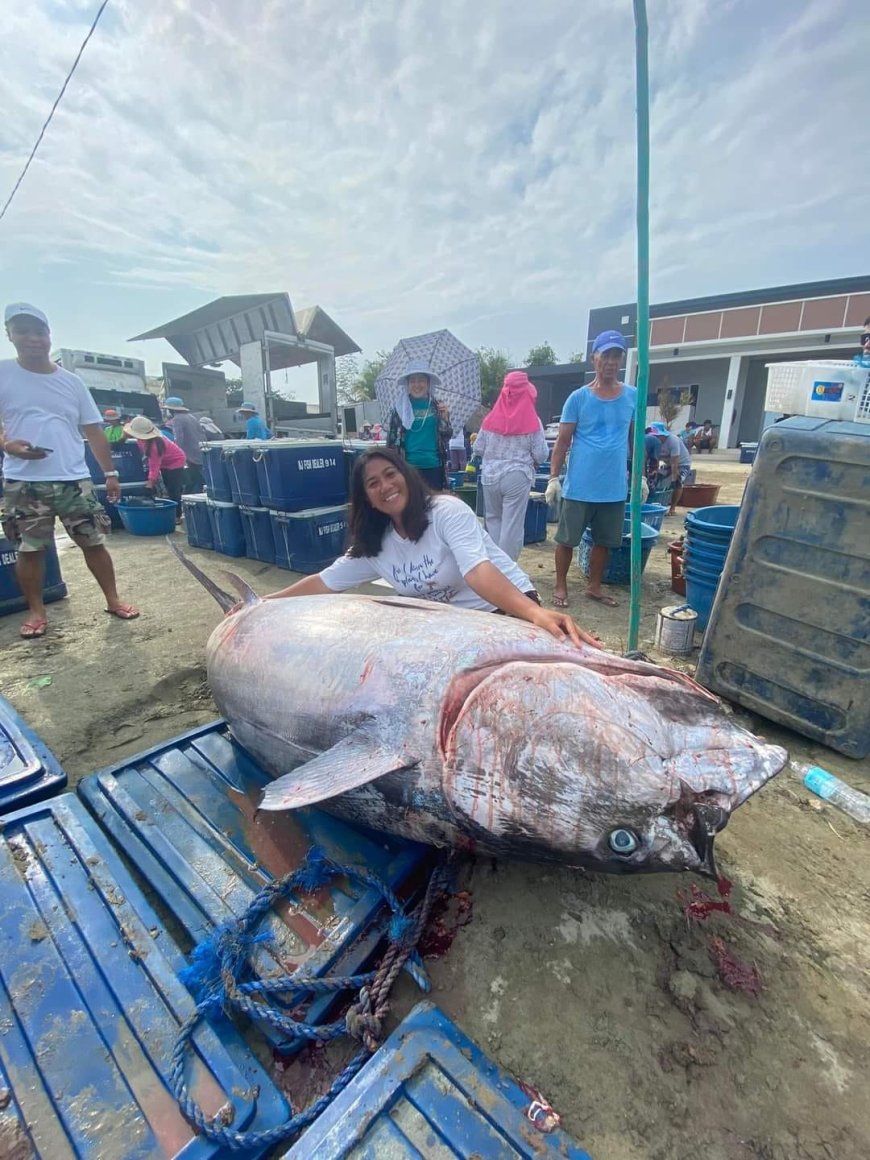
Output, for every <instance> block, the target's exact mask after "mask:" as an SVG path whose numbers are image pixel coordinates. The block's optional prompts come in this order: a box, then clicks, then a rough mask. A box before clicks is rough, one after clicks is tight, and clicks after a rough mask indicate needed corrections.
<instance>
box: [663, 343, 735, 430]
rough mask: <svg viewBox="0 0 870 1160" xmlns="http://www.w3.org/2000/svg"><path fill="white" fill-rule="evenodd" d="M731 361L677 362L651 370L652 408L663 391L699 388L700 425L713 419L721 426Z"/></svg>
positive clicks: (695, 360) (696, 413)
mask: <svg viewBox="0 0 870 1160" xmlns="http://www.w3.org/2000/svg"><path fill="white" fill-rule="evenodd" d="M729 361H730V360H729V359H727V358H703V359H701V358H699V359H689V358H687V359H673V360H672V361H671V362H667V363H655V362H654V363H653V364H652V365H651V366H650V376H649V397H650V404H651V405H652V403H653V401H654V400H655V397H656V394H657V392H658V389H659V387H662V386H671V387H693V386H697V388H698V402H697V405H696V407H695V414H694V419H695V422H696V423H703V421H704V420H705V419H712V420H713V422H714V423H716V424H717V425H718V423H719V420H720V418H721V416H722V406H723V404H724V402H725V383H726V381H727V379H728V364H729Z"/></svg>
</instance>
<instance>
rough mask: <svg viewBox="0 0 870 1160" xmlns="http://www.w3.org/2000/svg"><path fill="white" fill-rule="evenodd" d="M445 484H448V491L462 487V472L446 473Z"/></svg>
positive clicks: (463, 481)
mask: <svg viewBox="0 0 870 1160" xmlns="http://www.w3.org/2000/svg"><path fill="white" fill-rule="evenodd" d="M447 482H448V483H449V484H450V490H451V491H455V490H456V488H457V487H462V485H463V484H464V483H465V472H464V471H448V472H447Z"/></svg>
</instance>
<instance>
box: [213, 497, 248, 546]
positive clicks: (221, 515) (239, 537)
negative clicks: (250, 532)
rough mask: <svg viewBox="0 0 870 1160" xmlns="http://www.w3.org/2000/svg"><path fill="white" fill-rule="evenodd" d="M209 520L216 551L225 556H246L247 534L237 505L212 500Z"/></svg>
mask: <svg viewBox="0 0 870 1160" xmlns="http://www.w3.org/2000/svg"><path fill="white" fill-rule="evenodd" d="M208 518H209V520H210V522H211V534H212V539H213V540H214V550H215V551H216V552H222V553H223V555H224V556H244V554H245V533H244V531H243V529H242V517H241V516H240V515H239V509H238V508H237V507H236V505H235V504H234V503H222V502H221V501H220V500H215V499H210V500H209V501H208Z"/></svg>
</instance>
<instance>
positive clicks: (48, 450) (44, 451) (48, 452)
mask: <svg viewBox="0 0 870 1160" xmlns="http://www.w3.org/2000/svg"><path fill="white" fill-rule="evenodd" d="M30 450H31V451H41V452H42V454H43V455H51V453H52V451H54V448H53V447H31V449H30Z"/></svg>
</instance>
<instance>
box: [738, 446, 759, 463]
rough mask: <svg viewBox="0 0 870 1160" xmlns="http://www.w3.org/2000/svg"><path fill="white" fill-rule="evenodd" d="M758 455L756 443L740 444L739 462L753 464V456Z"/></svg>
mask: <svg viewBox="0 0 870 1160" xmlns="http://www.w3.org/2000/svg"><path fill="white" fill-rule="evenodd" d="M757 454H758V444H757V443H741V444H740V462H741V463H754V462H755V456H756V455H757Z"/></svg>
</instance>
